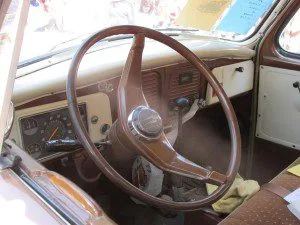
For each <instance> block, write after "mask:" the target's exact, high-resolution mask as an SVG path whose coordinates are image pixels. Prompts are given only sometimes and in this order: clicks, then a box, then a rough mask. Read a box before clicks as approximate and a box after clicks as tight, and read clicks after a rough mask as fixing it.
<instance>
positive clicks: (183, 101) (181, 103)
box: [175, 97, 190, 149]
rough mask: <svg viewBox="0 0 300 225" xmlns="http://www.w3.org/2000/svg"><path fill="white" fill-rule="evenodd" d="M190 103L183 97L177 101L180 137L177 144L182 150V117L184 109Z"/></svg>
mask: <svg viewBox="0 0 300 225" xmlns="http://www.w3.org/2000/svg"><path fill="white" fill-rule="evenodd" d="M189 103H190V101H189V100H188V99H187V98H184V97H181V98H177V99H176V100H175V105H176V106H177V107H178V137H177V143H178V146H179V149H180V148H181V139H182V132H181V131H182V117H183V109H184V108H185V107H187V106H189Z"/></svg>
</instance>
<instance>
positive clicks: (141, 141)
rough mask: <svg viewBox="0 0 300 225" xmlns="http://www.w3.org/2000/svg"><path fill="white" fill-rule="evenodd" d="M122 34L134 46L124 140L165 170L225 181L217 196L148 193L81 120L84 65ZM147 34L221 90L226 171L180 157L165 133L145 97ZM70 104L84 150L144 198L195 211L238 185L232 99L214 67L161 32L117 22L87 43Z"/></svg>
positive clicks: (70, 86) (125, 89) (121, 120)
mask: <svg viewBox="0 0 300 225" xmlns="http://www.w3.org/2000/svg"><path fill="white" fill-rule="evenodd" d="M119 34H133V35H134V38H133V44H132V47H131V50H130V52H129V55H128V58H127V61H126V64H125V67H124V69H123V73H122V76H121V80H120V83H119V88H118V122H117V128H116V129H117V130H118V135H119V139H120V140H121V141H122V143H124V144H130V146H131V148H132V149H134V150H135V151H136V152H137V153H138V154H140V155H142V156H144V157H145V158H146V159H147V160H149V161H150V162H151V163H152V164H154V165H155V166H157V167H158V168H160V169H161V170H163V171H167V172H170V173H175V174H179V175H182V176H186V177H190V178H194V179H198V180H203V181H206V182H210V183H214V184H217V185H219V187H218V189H217V190H216V191H215V192H213V193H212V194H211V195H209V196H207V197H205V198H203V199H200V200H197V201H190V202H174V201H168V200H164V199H162V198H158V197H155V196H152V195H150V194H147V193H145V192H143V191H142V190H140V189H138V188H137V187H135V186H134V185H132V184H131V183H130V182H129V181H127V180H126V179H125V178H123V177H122V176H121V175H120V174H119V173H118V172H117V171H116V170H115V169H114V168H113V167H112V166H111V165H110V164H109V163H108V162H107V161H106V160H105V158H104V157H103V156H102V155H101V153H100V152H99V151H98V149H97V148H96V147H95V145H94V144H93V142H92V140H91V139H90V137H89V134H88V132H87V130H86V129H85V126H84V123H83V122H82V120H81V117H80V113H79V109H78V102H77V95H76V79H77V72H78V67H79V64H80V62H81V60H82V58H83V56H84V55H85V53H86V52H87V51H88V49H89V48H90V47H91V46H92V45H94V44H95V43H96V42H98V41H100V40H102V39H104V38H106V37H109V36H112V35H119ZM145 37H147V38H150V39H153V40H156V41H158V42H161V43H163V44H165V45H167V46H169V47H170V48H172V49H174V50H175V51H177V52H178V53H179V54H181V55H182V56H183V57H185V58H186V59H187V60H188V61H189V62H190V63H191V64H192V65H194V66H195V67H196V68H197V69H198V70H199V72H200V73H201V74H202V75H203V76H205V78H206V79H207V81H208V83H209V84H210V85H211V86H212V88H213V89H214V91H215V92H216V94H217V96H218V98H219V100H220V103H221V105H222V107H223V109H224V112H225V114H226V118H227V121H228V124H229V129H230V135H231V156H230V162H229V166H228V169H227V172H226V174H221V173H218V172H216V171H211V170H208V169H205V168H203V167H201V166H198V165H196V164H195V163H193V162H191V161H189V160H187V159H185V158H184V157H182V156H181V155H179V154H178V153H177V152H176V151H175V150H174V149H173V147H172V146H171V144H170V143H169V141H168V140H167V138H166V136H165V134H164V132H163V124H162V120H161V118H160V116H159V114H158V113H157V112H156V111H154V110H153V109H151V108H150V107H149V105H148V103H147V101H146V99H145V96H144V94H143V90H142V82H141V64H142V53H143V48H144V42H145ZM67 98H68V107H69V112H70V116H71V120H72V123H73V127H74V129H75V131H76V133H77V135H78V137H79V139H80V141H81V142H82V144H83V146H84V148H85V149H86V150H87V152H88V153H89V155H90V157H91V158H92V159H93V160H94V162H95V164H96V165H97V166H98V167H99V169H100V170H101V171H102V173H103V174H104V175H105V176H106V177H107V178H109V179H110V180H111V181H112V182H113V183H114V184H115V185H117V186H118V187H120V188H122V189H123V190H124V191H126V192H127V193H128V194H130V195H132V196H134V197H136V198H138V199H140V200H141V201H143V202H146V203H149V204H152V205H155V206H157V207H163V208H168V209H173V210H195V209H199V208H201V207H203V206H206V205H208V204H211V203H213V202H215V201H217V200H218V199H220V198H221V197H222V196H223V195H224V194H225V192H226V191H227V190H228V188H229V187H230V185H231V184H232V182H233V180H234V178H235V176H236V174H237V172H238V169H239V165H240V160H241V138H240V131H239V127H238V123H237V118H236V115H235V113H234V110H233V107H232V105H231V103H230V100H229V98H228V96H227V95H226V93H225V92H224V90H223V88H222V87H221V86H220V84H219V82H218V81H217V79H216V78H215V77H214V75H213V74H212V72H211V71H210V69H209V68H208V67H207V66H206V65H205V64H204V63H203V62H202V61H201V60H200V59H199V58H198V57H197V56H196V55H195V54H194V53H193V52H191V51H190V50H189V49H187V48H186V47H185V46H184V45H182V44H181V43H179V42H178V41H176V40H175V39H173V38H171V37H169V36H166V35H164V34H162V33H160V32H157V31H155V30H151V29H148V28H144V27H139V26H129V25H128V26H127V25H126V26H116V27H110V28H107V29H104V30H102V31H100V32H98V33H96V34H94V35H93V36H91V37H90V38H89V39H88V40H86V41H85V43H83V44H82V45H81V46H80V48H79V49H78V50H77V52H76V54H75V56H74V57H73V60H72V63H71V66H70V70H69V74H68V80H67Z"/></svg>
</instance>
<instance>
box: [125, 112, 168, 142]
mask: <svg viewBox="0 0 300 225" xmlns="http://www.w3.org/2000/svg"><path fill="white" fill-rule="evenodd" d="M128 125H129V127H130V130H131V132H132V134H133V135H135V136H137V137H142V138H145V139H147V140H154V139H158V138H159V137H160V135H161V134H162V131H163V123H162V119H161V117H160V116H159V114H158V113H157V112H156V111H155V110H153V109H151V108H149V107H146V106H139V107H137V108H135V109H134V110H133V111H132V112H131V113H130V115H129V117H128Z"/></svg>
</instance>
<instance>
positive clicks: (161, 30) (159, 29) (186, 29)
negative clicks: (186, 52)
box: [155, 27, 199, 32]
mask: <svg viewBox="0 0 300 225" xmlns="http://www.w3.org/2000/svg"><path fill="white" fill-rule="evenodd" d="M155 30H157V31H160V32H164V31H190V32H196V31H199V30H198V29H194V28H180V27H168V28H157V29H155Z"/></svg>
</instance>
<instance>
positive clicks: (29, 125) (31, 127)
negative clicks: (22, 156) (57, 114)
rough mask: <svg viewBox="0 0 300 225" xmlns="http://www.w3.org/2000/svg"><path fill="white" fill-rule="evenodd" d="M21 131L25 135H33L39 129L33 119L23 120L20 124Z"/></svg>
mask: <svg viewBox="0 0 300 225" xmlns="http://www.w3.org/2000/svg"><path fill="white" fill-rule="evenodd" d="M22 129H23V133H24V134H25V135H28V136H30V135H34V134H35V133H36V132H37V131H38V129H39V127H38V122H37V121H36V120H35V119H25V120H24V121H23V124H22Z"/></svg>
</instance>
